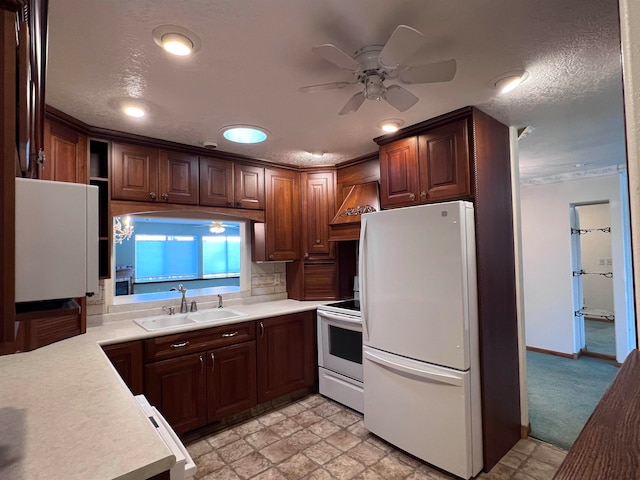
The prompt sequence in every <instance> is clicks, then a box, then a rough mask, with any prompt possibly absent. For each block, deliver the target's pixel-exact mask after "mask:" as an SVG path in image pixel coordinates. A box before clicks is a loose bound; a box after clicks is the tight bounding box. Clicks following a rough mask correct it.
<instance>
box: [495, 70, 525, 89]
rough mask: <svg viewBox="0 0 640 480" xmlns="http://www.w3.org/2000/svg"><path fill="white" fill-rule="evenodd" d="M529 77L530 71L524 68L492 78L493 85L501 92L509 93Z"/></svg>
mask: <svg viewBox="0 0 640 480" xmlns="http://www.w3.org/2000/svg"><path fill="white" fill-rule="evenodd" d="M527 78H529V72H526V71H524V70H520V71H517V72H508V73H503V74H502V75H500V76H498V77H496V78H494V79H493V80H491V86H492V87H493V88H497V89H498V90H500V93H507V92H510V91H511V90H513V89H514V88H516V87H517V86H518V85H520V84H521V83H522V82H524V81H525V80H526V79H527Z"/></svg>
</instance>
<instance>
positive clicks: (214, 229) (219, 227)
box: [198, 221, 237, 234]
mask: <svg viewBox="0 0 640 480" xmlns="http://www.w3.org/2000/svg"><path fill="white" fill-rule="evenodd" d="M198 227H201V228H207V229H209V231H210V232H211V233H215V234H220V233H224V232H225V230H226V229H227V228H229V227H233V228H237V224H235V225H234V224H232V223H231V224H230V223H225V222H220V221H213V222H210V223H206V224H202V225H198Z"/></svg>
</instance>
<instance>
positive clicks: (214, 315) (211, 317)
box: [187, 308, 247, 323]
mask: <svg viewBox="0 0 640 480" xmlns="http://www.w3.org/2000/svg"><path fill="white" fill-rule="evenodd" d="M187 316H188V318H190V319H193V320H195V321H196V322H198V323H205V322H215V321H218V320H228V319H230V318H237V317H246V316H247V314H246V313H242V312H238V311H237V310H231V309H229V308H212V309H209V310H201V311H199V312H193V313H189V314H188V315H187Z"/></svg>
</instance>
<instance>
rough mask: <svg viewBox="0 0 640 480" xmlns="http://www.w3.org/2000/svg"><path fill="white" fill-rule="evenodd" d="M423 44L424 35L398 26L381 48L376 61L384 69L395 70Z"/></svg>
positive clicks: (409, 28) (412, 29) (404, 26)
mask: <svg viewBox="0 0 640 480" xmlns="http://www.w3.org/2000/svg"><path fill="white" fill-rule="evenodd" d="M423 42H424V35H422V33H420V32H419V31H418V30H416V29H415V28H411V27H408V26H406V25H398V26H397V27H396V29H395V30H394V31H393V33H392V34H391V37H390V38H389V40H388V41H387V44H386V45H385V46H384V47H383V48H382V51H381V52H380V55H379V56H378V61H379V62H380V65H382V66H383V67H385V68H388V69H394V68H397V67H398V66H400V65H402V64H403V63H404V62H405V61H407V60H408V59H409V57H411V55H413V54H414V53H415V52H416V50H418V48H420V47H421V46H422V43H423Z"/></svg>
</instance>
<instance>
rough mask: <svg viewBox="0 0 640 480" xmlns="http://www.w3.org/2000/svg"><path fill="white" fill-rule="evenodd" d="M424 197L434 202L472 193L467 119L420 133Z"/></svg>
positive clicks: (422, 198)
mask: <svg viewBox="0 0 640 480" xmlns="http://www.w3.org/2000/svg"><path fill="white" fill-rule="evenodd" d="M418 142H419V144H418V155H419V159H420V200H421V201H422V202H425V201H427V202H434V201H440V200H450V199H451V200H454V199H460V198H463V197H467V196H469V195H471V183H470V179H469V148H468V139H467V120H466V119H463V120H459V121H457V122H455V123H452V124H450V125H445V126H443V127H439V128H436V129H434V130H432V131H430V132H428V133H425V134H423V135H420V136H419V137H418Z"/></svg>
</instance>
